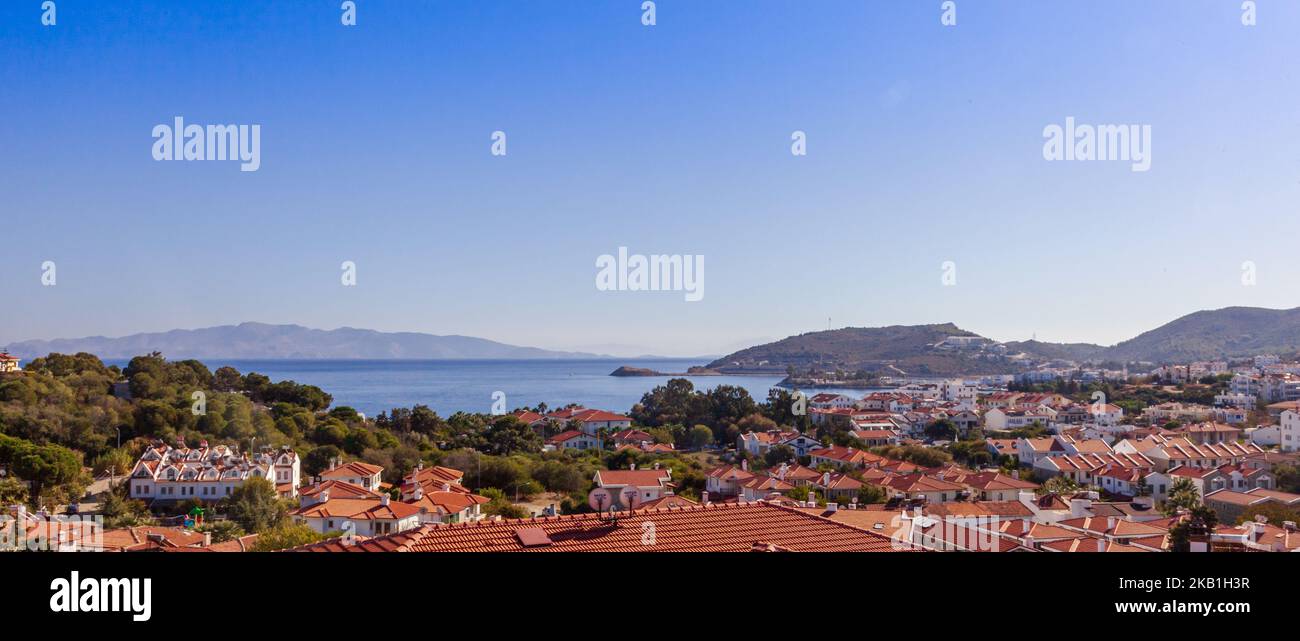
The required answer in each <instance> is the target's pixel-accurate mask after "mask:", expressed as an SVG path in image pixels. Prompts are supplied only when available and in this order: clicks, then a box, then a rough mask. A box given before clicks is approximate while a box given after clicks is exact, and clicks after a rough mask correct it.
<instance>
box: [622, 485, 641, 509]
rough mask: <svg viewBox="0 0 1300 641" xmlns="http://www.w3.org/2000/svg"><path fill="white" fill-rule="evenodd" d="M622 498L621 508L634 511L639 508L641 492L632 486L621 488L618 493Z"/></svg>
mask: <svg viewBox="0 0 1300 641" xmlns="http://www.w3.org/2000/svg"><path fill="white" fill-rule="evenodd" d="M620 494H621V495H622V497H623V506H624V507H626V508H627V509H629V510H635V509H636V508H638V507H640V506H641V490H640V489H638V488H636V487H634V486H631V485H629V486H627V487H625V488H623V491H622V492H621V493H620Z"/></svg>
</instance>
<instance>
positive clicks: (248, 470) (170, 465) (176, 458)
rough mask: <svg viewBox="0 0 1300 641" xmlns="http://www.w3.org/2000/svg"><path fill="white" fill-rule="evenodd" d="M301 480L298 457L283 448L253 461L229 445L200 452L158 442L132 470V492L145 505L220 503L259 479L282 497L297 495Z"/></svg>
mask: <svg viewBox="0 0 1300 641" xmlns="http://www.w3.org/2000/svg"><path fill="white" fill-rule="evenodd" d="M299 475H300V460H299V458H298V454H297V453H295V452H294V451H293V450H291V449H289V448H288V446H285V447H284V448H283V449H281V450H279V451H271V450H266V451H263V452H259V453H257V454H254V455H252V456H248V455H247V454H243V455H241V454H237V453H236V452H234V451H233V450H232V449H231V448H229V447H227V446H225V445H217V446H215V447H209V446H208V442H207V441H203V442H201V443H200V444H199V447H197V448H189V447H186V446H185V443H184V441H181V440H179V439H178V440H177V442H176V446H175V447H172V446H169V445H165V444H163V443H162V442H158V443H157V444H155V445H154V446H153V447H150V448H149V449H147V450H145V452H144V454H142V455H141V456H140V460H139V461H137V462H136V464H135V467H134V468H133V469H132V470H131V480H130V484H129V485H128V488H127V489H128V493H129V494H130V496H131V498H133V499H141V500H144V501H182V500H185V499H198V500H200V501H211V502H215V501H219V500H221V499H223V498H225V497H227V496H230V495H231V494H232V493H233V492H234V489H235V488H237V487H239V486H240V485H243V484H244V481H246V480H248V479H250V478H255V477H260V478H264V479H266V480H268V481H270V482H271V483H272V484H273V485H275V487H276V491H277V492H278V493H279V494H280V495H281V496H290V497H292V496H297V494H298V485H299V478H300V477H299Z"/></svg>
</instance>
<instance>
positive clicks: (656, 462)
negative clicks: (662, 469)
mask: <svg viewBox="0 0 1300 641" xmlns="http://www.w3.org/2000/svg"><path fill="white" fill-rule="evenodd" d="M655 469H656V470H657V469H659V461H655Z"/></svg>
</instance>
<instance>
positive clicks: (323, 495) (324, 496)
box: [316, 487, 330, 503]
mask: <svg viewBox="0 0 1300 641" xmlns="http://www.w3.org/2000/svg"><path fill="white" fill-rule="evenodd" d="M316 496H317V499H318V500H317V502H318V503H324V502H325V501H328V500H330V489H329V488H328V487H327V488H325V489H323V490H321V491H320V492H319V493H318V494H316Z"/></svg>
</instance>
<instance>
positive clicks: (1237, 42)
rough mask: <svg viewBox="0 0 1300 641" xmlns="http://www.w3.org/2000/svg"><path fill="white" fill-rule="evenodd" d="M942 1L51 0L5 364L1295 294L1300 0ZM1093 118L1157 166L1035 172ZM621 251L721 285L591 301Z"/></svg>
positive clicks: (7, 43)
mask: <svg viewBox="0 0 1300 641" xmlns="http://www.w3.org/2000/svg"><path fill="white" fill-rule="evenodd" d="M940 4H941V3H940V1H939V0H892V1H886V0H880V1H872V0H851V1H850V0H843V1H841V0H817V1H814V2H793V1H785V0H752V1H747V2H699V1H688V0H660V1H659V2H658V6H657V16H656V17H657V24H656V25H655V26H653V27H646V26H643V25H642V24H641V2H640V0H591V1H583V2H559V1H536V0H534V1H529V2H515V1H493V0H481V1H476V2H452V1H449V0H427V1H418V2H416V1H398V0H388V1H382V0H358V5H359V6H358V24H357V26H355V27H345V26H342V25H341V24H340V20H339V17H340V9H339V5H340V2H339V1H333V0H327V1H321V2H297V1H295V2H271V1H269V0H268V1H254V0H250V1H247V2H238V3H234V2H230V3H227V2H202V1H196V2H175V1H160V2H125V1H123V2H103V1H100V0H57V10H58V14H57V25H56V26H53V27H44V26H42V25H41V21H40V18H41V16H40V14H41V11H40V2H39V1H37V0H22V1H19V0H6V1H5V2H3V3H0V223H2V224H0V230H2V231H0V237H2V238H3V239H4V250H3V251H2V252H0V276H2V278H0V300H3V301H4V303H3V307H2V309H3V310H4V311H3V313H2V314H0V345H2V344H3V343H4V342H8V341H17V340H23V339H31V338H54V337H73V336H83V335H94V334H102V335H110V336H114V335H123V334H129V333H135V332H141V331H159V330H167V329H172V328H193V327H204V326H210V325H218V324H228V323H238V322H241V321H247V320H256V321H264V322H273V323H299V324H303V325H308V326H312V327H320V328H334V327H339V326H345V325H347V326H354V327H367V328H374V329H380V330H409V331H423V332H431V333H438V334H451V333H456V334H467V335H473V336H482V337H485V338H491V339H494V340H500V341H505V342H509V343H515V344H522V345H533V346H538V347H546V348H555V349H588V350H597V351H606V352H618V353H631V354H635V353H646V352H650V353H658V354H670V355H695V354H705V353H721V352H726V351H729V350H732V349H735V348H738V347H742V346H745V345H748V344H750V343H752V342H755V341H759V340H768V339H775V338H780V337H783V336H786V335H789V334H794V333H800V332H804V331H810V330H817V329H825V328H826V327H827V322H828V318H829V319H830V323H831V324H832V325H833V326H835V327H841V326H845V325H854V326H879V325H890V324H916V323H931V322H946V321H952V322H955V323H957V324H958V325H959V326H961V327H962V328H965V329H968V330H971V331H975V332H978V333H980V334H984V335H986V336H990V337H992V338H995V339H999V340H1017V339H1026V338H1029V337H1030V336H1031V335H1033V334H1035V333H1036V334H1037V337H1038V338H1039V339H1043V340H1056V341H1091V342H1099V343H1104V344H1110V343H1113V342H1116V341H1119V340H1123V339H1125V338H1129V337H1131V336H1133V335H1135V334H1136V333H1138V332H1140V331H1144V330H1147V329H1151V328H1153V327H1155V326H1157V325H1159V324H1161V323H1164V322H1167V321H1169V320H1171V319H1173V318H1175V317H1177V316H1180V315H1182V314H1185V313H1188V312H1191V311H1195V310H1198V309H1206V308H1217V307H1224V306H1230V305H1256V306H1264V307H1293V306H1296V305H1297V304H1300V295H1298V294H1300V269H1297V267H1296V263H1295V259H1296V256H1297V249H1298V248H1300V216H1298V214H1300V111H1297V109H1298V105H1300V78H1297V74H1298V70H1300V65H1297V60H1300V3H1297V2H1290V1H1281V0H1259V8H1258V17H1257V21H1258V24H1257V26H1253V27H1246V26H1243V25H1242V24H1241V8H1240V4H1241V3H1240V2H1237V1H1236V0H1232V1H1228V0H1213V1H1208V0H1207V1H1204V2H1201V1H1188V0H1166V1H1150V2H1131V1H1127V0H1124V1H1121V0H1114V1H1102V0H1088V1H1086V2H1085V1H1082V0H1081V1H1079V2H1021V1H1006V2H999V1H984V0H957V25H956V26H954V27H945V26H943V25H941V24H940ZM176 116H183V117H184V118H185V119H186V121H187V122H189V123H197V124H259V125H261V167H260V169H259V170H258V171H256V172H240V171H239V167H238V164H237V163H232V162H157V161H155V160H153V157H152V155H151V150H152V145H153V142H154V141H153V138H152V136H151V132H152V130H153V128H154V126H155V125H158V124H162V123H166V124H170V123H171V122H172V119H173V118H174V117H176ZM1067 116H1073V117H1074V118H1075V119H1076V120H1077V121H1078V122H1080V123H1091V124H1138V125H1150V127H1151V132H1152V133H1151V168H1150V170H1149V171H1146V172H1133V171H1131V170H1130V163H1128V162H1077V161H1073V162H1071V161H1062V162H1048V161H1046V160H1044V158H1043V142H1044V138H1043V129H1044V127H1045V126H1047V125H1050V124H1061V125H1063V124H1064V122H1065V118H1066V117H1067ZM496 130H501V131H504V132H506V134H507V144H508V146H507V151H508V153H507V155H506V156H504V157H496V156H493V155H492V154H491V153H490V146H491V144H492V141H491V134H492V132H493V131H496ZM796 130H801V131H804V132H806V134H807V150H808V153H807V155H806V156H802V157H798V156H794V155H792V154H791V134H792V132H794V131H796ZM620 246H626V247H628V248H629V251H630V252H632V253H643V254H683V255H695V254H698V255H703V256H704V257H705V289H704V292H705V294H704V298H703V300H701V301H699V302H687V301H685V300H684V297H683V294H682V293H681V292H626V291H622V292H610V291H598V290H597V289H596V287H595V276H596V271H597V270H596V267H595V265H596V259H597V257H598V256H600V255H601V254H607V253H608V254H613V253H616V252H617V249H618V247H620ZM349 260H350V261H354V262H355V263H356V265H357V286H356V287H344V286H342V285H341V283H340V273H341V272H340V264H341V263H342V262H343V261H349ZM44 261H54V262H55V265H56V268H57V284H56V285H55V286H52V287H48V286H43V285H42V282H41V275H42V268H41V265H42V263H43V262H44ZM944 261H953V262H954V263H955V264H956V266H957V269H956V277H957V280H956V285H955V286H944V285H943V284H942V282H941V276H942V272H941V265H942V264H943V263H944ZM1244 261H1253V262H1254V264H1255V266H1256V268H1257V285H1255V286H1253V287H1247V286H1243V284H1242V263H1243V262H1244Z"/></svg>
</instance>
